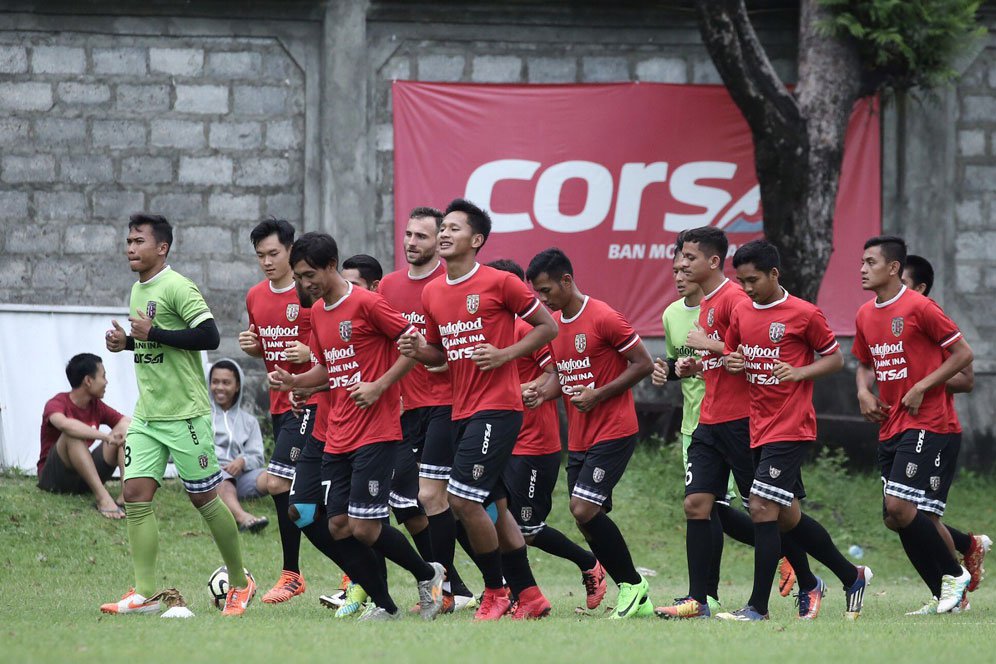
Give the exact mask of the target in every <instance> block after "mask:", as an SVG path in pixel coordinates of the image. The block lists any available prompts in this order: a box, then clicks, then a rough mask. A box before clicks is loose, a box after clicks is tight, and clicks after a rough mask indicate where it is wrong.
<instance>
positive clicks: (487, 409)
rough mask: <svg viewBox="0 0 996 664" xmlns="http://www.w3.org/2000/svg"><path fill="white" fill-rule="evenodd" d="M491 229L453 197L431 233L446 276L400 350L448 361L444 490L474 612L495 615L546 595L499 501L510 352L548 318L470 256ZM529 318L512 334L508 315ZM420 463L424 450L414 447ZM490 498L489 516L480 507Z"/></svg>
mask: <svg viewBox="0 0 996 664" xmlns="http://www.w3.org/2000/svg"><path fill="white" fill-rule="evenodd" d="M490 233H491V218H490V217H489V216H488V215H487V213H486V212H484V211H483V210H481V209H480V208H478V207H477V206H476V205H474V204H472V203H470V202H468V201H465V200H463V199H456V200H454V201H453V202H451V203H450V205H449V207H448V208H447V209H446V214H445V216H444V218H443V223H442V225H441V226H440V229H439V233H438V241H439V256H440V257H442V258H443V259H445V260H446V279H445V280H444V279H435V280H433V281H431V282H429V283H428V284H426V286H425V288H424V289H423V291H422V305H423V307H424V308H425V317H426V325H425V336H424V337H420V336H419V335H418V334H414V333H409V334H406V335H405V336H404V337H403V338H402V341H401V344H400V347H401V352H402V353H404V354H405V355H407V356H409V357H413V358H415V359H417V360H418V361H419V362H421V363H423V364H425V365H426V366H430V367H435V366H439V365H441V364H442V363H443V362H448V364H449V374H450V379H451V381H452V388H453V422H454V428H455V432H454V438H455V439H456V441H457V442H456V452H455V454H454V457H453V466H452V471H451V473H450V479H449V484H448V487H447V491H448V493H449V502H450V506H451V507H452V508H453V512H454V514H455V515H456V517H457V518H458V519H459V520H460V521H461V522H462V524H463V526H464V528H466V530H467V534H468V536H469V537H470V542H471V544H472V546H473V549H474V553H475V554H476V561H475V562H476V563H477V565H478V567H480V568H481V570H482V572H483V574H484V585H485V589H484V594H483V596H482V600H481V605H480V606H479V607H478V610H477V613H476V614H475V619H476V620H498V619H500V618H501V617H502V615H504V614H505V612H506V611H507V610H508V608H509V606H510V604H511V599H510V597H509V589H506V588H505V587H504V583H503V580H502V575H503V573H504V577H505V579H507V580H508V585H509V588H510V589H511V591H512V592H513V593H515V596H516V597H517V598H518V607H517V609H516V612H515V613H514V614H513V617H514V618H529V617H535V618H539V617H542V616H545V615H547V614H548V613H549V612H550V602H549V601H548V600H547V599H546V597H544V596H543V593H542V592H541V591H540V589H539V588H538V587H536V581H535V579H534V578H533V573H532V570H531V569H530V568H529V560H528V557H527V555H526V545H525V541H524V540H523V538H522V533H521V532H520V531H519V528H518V526H517V525H516V523H515V520H514V519H513V518H512V516H511V515H510V514H509V512H508V509H507V507H506V497H505V491H504V487H503V485H502V481H501V477H502V473H503V472H504V470H505V466H506V464H507V463H508V459H509V457H510V456H511V454H512V450H513V448H514V447H515V441H516V438H517V437H518V435H519V429H520V427H521V426H522V410H523V406H522V391H521V387H520V383H519V376H518V371H517V370H516V366H515V362H514V360H516V359H518V358H520V357H524V356H526V355H529V354H530V353H533V352H535V351H536V350H537V349H539V348H541V347H543V346H544V345H545V344H547V343H549V341H550V340H551V339H553V338H554V337H555V336H556V334H557V326H556V324H555V323H554V322H553V318H551V316H550V314H549V312H547V311H546V309H544V308H543V307H542V306H540V303H539V302H538V301H537V300H536V298H535V297H534V296H533V295H532V293H530V292H529V289H528V288H527V287H526V285H525V284H523V283H522V282H521V281H519V280H518V279H516V278H515V276H514V275H511V274H509V273H507V272H501V271H499V270H495V269H494V268H490V267H487V266H484V265H481V264H479V263H478V262H477V252H478V251H479V250H480V249H481V247H483V246H484V243H485V242H487V239H488V235H489V234H490ZM517 315H518V316H519V317H520V318H522V319H523V320H525V322H527V323H528V324H529V325H531V326H533V329H532V330H530V331H529V332H528V333H527V334H526V336H525V337H523V338H522V339H520V340H518V341H516V340H515V317H516V316H517ZM423 461H425V455H424V454H423ZM491 501H493V502H495V505H496V508H497V519H496V520H495V521H494V522H492V520H491V518H490V517H489V516H488V513H487V512H486V511H485V509H484V504H485V503H486V502H491Z"/></svg>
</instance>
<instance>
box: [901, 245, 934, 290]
mask: <svg viewBox="0 0 996 664" xmlns="http://www.w3.org/2000/svg"><path fill="white" fill-rule="evenodd" d="M903 270H904V271H906V272H908V273H909V275H910V281H912V282H913V285H914V286H919V285H920V284H923V294H924V295H930V289H931V288H933V287H934V266H933V265H931V264H930V261H928V260H927V259H926V258H924V257H923V256H917V255H916V254H910V255H908V256H907V257H906V264H905V266H904V267H903Z"/></svg>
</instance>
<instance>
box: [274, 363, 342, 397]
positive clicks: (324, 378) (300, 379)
mask: <svg viewBox="0 0 996 664" xmlns="http://www.w3.org/2000/svg"><path fill="white" fill-rule="evenodd" d="M266 377H267V380H268V381H269V383H270V389H273V390H277V391H279V392H290V391H292V390H295V389H297V388H299V387H318V386H320V385H322V384H323V383H324V384H328V382H329V372H328V370H327V369H326V368H325V367H324V366H322V365H321V364H316V365H315V366H313V367H312V368H311V369H309V370H308V371H305V372H304V373H299V374H292V373H290V372H289V371H286V370H284V369H282V368H280V367H277V368H276V369H274V370H273V371H271V372H270V373H268V374H267V375H266Z"/></svg>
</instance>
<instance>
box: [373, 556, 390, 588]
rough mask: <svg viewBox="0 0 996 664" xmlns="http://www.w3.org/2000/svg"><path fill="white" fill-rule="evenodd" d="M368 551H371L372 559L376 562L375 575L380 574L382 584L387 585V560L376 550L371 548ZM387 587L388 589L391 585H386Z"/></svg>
mask: <svg viewBox="0 0 996 664" xmlns="http://www.w3.org/2000/svg"><path fill="white" fill-rule="evenodd" d="M370 550H371V551H373V554H374V558H375V559H376V560H377V573H378V574H380V578H382V579H384V583H387V558H385V557H384V554H383V553H381V552H380V551H378V550H377V549H374V548H371V549H370ZM387 587H388V588H390V587H391V584H389V583H388V585H387Z"/></svg>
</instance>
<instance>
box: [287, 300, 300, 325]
mask: <svg viewBox="0 0 996 664" xmlns="http://www.w3.org/2000/svg"><path fill="white" fill-rule="evenodd" d="M285 313H286V314H287V321H288V322H290V323H293V322H294V321H296V320H297V316H298V314H299V313H301V305H300V304H297V303H293V304H288V305H287V311H286V312H285Z"/></svg>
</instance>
